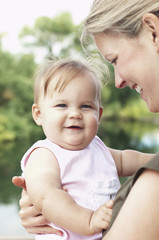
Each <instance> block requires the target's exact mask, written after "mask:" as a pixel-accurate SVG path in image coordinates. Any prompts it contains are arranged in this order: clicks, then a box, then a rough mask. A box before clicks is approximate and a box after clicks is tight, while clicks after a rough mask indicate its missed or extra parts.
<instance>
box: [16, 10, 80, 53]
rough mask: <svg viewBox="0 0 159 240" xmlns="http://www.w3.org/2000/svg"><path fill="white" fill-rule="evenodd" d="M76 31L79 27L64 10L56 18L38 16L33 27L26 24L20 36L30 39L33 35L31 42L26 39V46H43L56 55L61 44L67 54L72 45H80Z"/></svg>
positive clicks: (61, 49)
mask: <svg viewBox="0 0 159 240" xmlns="http://www.w3.org/2000/svg"><path fill="white" fill-rule="evenodd" d="M76 31H77V27H76V26H75V25H74V24H73V21H72V17H71V15H70V14H69V13H67V12H64V13H62V14H60V15H58V16H56V17H55V18H49V17H40V18H38V19H37V20H36V21H35V24H34V26H33V28H29V27H28V26H25V27H24V28H23V29H22V31H21V33H20V34H19V37H20V38H23V39H24V40H25V38H26V39H28V36H30V37H32V40H31V41H30V42H29V43H28V42H26V41H25V44H26V46H34V47H35V46H36V47H43V48H45V49H46V52H47V54H48V55H49V56H52V55H53V56H56V55H57V54H56V53H55V52H56V49H57V48H58V47H59V46H60V52H61V54H62V53H63V55H67V54H68V52H69V50H70V49H72V47H74V46H77V45H78V46H79V42H78V40H77V35H76ZM74 43H75V44H74Z"/></svg>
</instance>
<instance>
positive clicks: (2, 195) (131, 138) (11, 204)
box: [0, 122, 159, 239]
mask: <svg viewBox="0 0 159 240" xmlns="http://www.w3.org/2000/svg"><path fill="white" fill-rule="evenodd" d="M99 136H100V137H101V138H102V139H103V141H104V142H105V143H106V144H107V146H109V147H112V148H118V149H126V148H130V149H131V148H132V149H136V150H140V151H143V152H157V151H158V149H159V144H158V143H159V126H154V125H152V124H147V123H134V122H131V123H128V122H126V123H124V122H115V123H114V122H107V123H106V124H104V125H103V126H102V130H101V129H100V130H99ZM31 144H32V143H30V142H28V141H26V140H24V142H15V143H5V144H0V190H1V191H0V239H11V238H14V239H33V235H30V234H27V233H26V231H25V230H24V229H23V227H22V226H21V223H20V219H19V215H18V212H19V205H18V201H19V198H20V193H21V190H20V189H18V188H16V187H15V186H13V184H12V182H11V179H12V177H13V176H14V175H20V173H21V170H20V163H19V162H20V159H21V157H22V155H23V153H24V152H25V151H26V149H27V148H28V147H29V146H30V145H31Z"/></svg>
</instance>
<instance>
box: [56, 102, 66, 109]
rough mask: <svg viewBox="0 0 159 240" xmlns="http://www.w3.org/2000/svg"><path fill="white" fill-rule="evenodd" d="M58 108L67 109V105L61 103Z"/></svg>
mask: <svg viewBox="0 0 159 240" xmlns="http://www.w3.org/2000/svg"><path fill="white" fill-rule="evenodd" d="M56 107H58V108H66V107H67V105H66V104H65V103H59V104H57V105H56Z"/></svg>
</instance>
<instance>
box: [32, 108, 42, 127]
mask: <svg viewBox="0 0 159 240" xmlns="http://www.w3.org/2000/svg"><path fill="white" fill-rule="evenodd" d="M32 116H33V119H34V121H35V122H36V124H37V125H38V126H41V112H40V108H39V106H38V104H37V103H34V104H33V106H32Z"/></svg>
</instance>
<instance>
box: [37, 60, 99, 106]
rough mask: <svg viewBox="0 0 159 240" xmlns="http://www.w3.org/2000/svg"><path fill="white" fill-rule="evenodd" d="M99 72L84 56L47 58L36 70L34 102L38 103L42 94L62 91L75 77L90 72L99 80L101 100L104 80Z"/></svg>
mask: <svg viewBox="0 0 159 240" xmlns="http://www.w3.org/2000/svg"><path fill="white" fill-rule="evenodd" d="M99 72H100V71H99ZM99 72H98V69H96V67H95V66H94V65H93V63H92V62H91V61H90V60H86V59H83V58H82V59H81V60H75V59H70V58H66V59H61V60H53V59H52V60H46V61H45V62H44V63H42V64H41V65H39V67H38V69H37V71H36V78H35V83H34V102H35V103H38V101H39V98H40V97H41V96H44V97H45V96H46V95H47V94H50V95H51V94H52V93H53V91H58V92H60V91H62V90H63V89H64V88H65V87H66V86H67V84H68V83H69V82H70V81H71V80H73V79H74V78H75V77H80V76H84V75H86V74H88V73H90V74H92V77H94V79H95V80H96V82H97V89H98V96H99V102H100V98H101V96H100V95H101V93H100V92H101V86H102V82H101V80H100V79H101V78H100V77H99V74H98V73H99Z"/></svg>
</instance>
